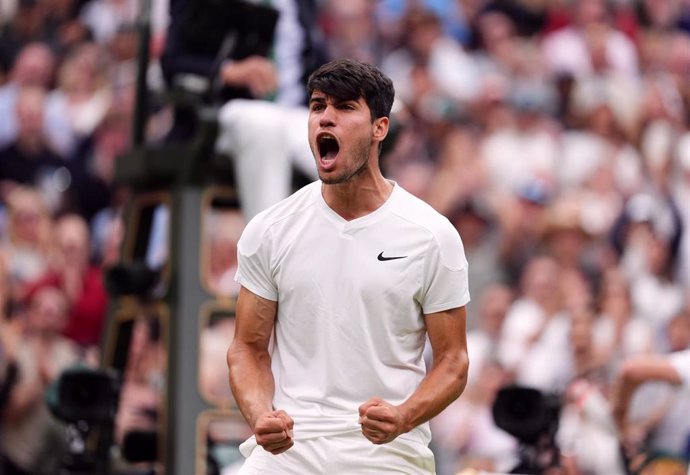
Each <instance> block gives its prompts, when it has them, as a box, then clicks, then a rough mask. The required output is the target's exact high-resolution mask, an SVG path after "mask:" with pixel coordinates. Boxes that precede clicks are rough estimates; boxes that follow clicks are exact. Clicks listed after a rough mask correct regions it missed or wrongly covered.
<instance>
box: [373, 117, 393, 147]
mask: <svg viewBox="0 0 690 475" xmlns="http://www.w3.org/2000/svg"><path fill="white" fill-rule="evenodd" d="M389 126H390V119H389V118H388V117H379V118H378V119H376V120H375V121H374V123H373V124H372V129H373V139H374V141H376V142H383V139H385V138H386V135H388V127H389Z"/></svg>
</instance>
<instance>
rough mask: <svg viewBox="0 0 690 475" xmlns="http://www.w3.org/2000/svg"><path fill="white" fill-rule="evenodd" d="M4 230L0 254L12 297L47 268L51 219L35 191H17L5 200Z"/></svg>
mask: <svg viewBox="0 0 690 475" xmlns="http://www.w3.org/2000/svg"><path fill="white" fill-rule="evenodd" d="M6 206H7V229H6V234H5V239H4V242H3V243H2V253H3V255H4V256H5V261H6V265H7V272H8V274H9V276H10V285H11V292H12V295H13V296H15V297H17V296H21V295H22V293H23V292H24V287H25V286H26V285H27V283H28V282H30V281H32V280H35V279H37V278H38V277H40V276H41V275H42V274H43V273H44V272H45V271H46V270H47V268H48V259H49V253H50V226H51V216H50V213H49V211H48V207H47V206H46V203H45V200H44V199H43V196H42V195H41V194H40V193H39V192H38V191H37V190H36V189H35V188H26V187H16V188H14V189H12V191H10V193H9V194H8V195H7V199H6Z"/></svg>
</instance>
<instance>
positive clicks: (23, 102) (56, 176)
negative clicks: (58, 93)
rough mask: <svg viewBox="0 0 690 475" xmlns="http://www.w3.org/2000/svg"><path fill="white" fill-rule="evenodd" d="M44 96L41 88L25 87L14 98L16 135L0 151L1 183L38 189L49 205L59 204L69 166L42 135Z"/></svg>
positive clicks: (68, 184)
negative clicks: (15, 98)
mask: <svg viewBox="0 0 690 475" xmlns="http://www.w3.org/2000/svg"><path fill="white" fill-rule="evenodd" d="M45 102H46V95H45V92H44V91H43V90H42V89H39V88H36V87H25V88H23V89H22V90H21V91H19V95H18V96H17V103H16V108H17V136H16V138H15V139H14V140H13V141H12V142H10V143H9V144H8V145H7V146H6V147H4V148H3V149H0V181H2V182H5V184H6V185H5V186H10V185H16V184H22V185H27V186H32V187H37V188H39V189H40V190H41V191H42V193H43V194H44V196H45V198H46V200H47V203H48V206H49V207H50V209H51V210H53V211H55V210H57V209H58V208H60V206H61V205H62V202H63V193H65V192H66V191H67V189H68V188H69V186H70V183H71V177H72V174H71V172H70V170H69V168H68V167H69V163H68V162H66V161H65V160H63V159H62V157H60V156H59V155H57V154H56V153H55V152H53V151H52V150H51V148H50V146H49V142H48V137H46V135H45V134H44V130H43V121H44V107H45Z"/></svg>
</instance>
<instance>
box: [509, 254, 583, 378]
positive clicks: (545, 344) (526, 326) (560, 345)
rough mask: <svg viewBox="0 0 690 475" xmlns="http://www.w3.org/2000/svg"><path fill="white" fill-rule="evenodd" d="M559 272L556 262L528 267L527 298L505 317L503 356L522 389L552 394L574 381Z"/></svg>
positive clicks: (523, 284) (544, 258) (539, 261)
mask: <svg viewBox="0 0 690 475" xmlns="http://www.w3.org/2000/svg"><path fill="white" fill-rule="evenodd" d="M559 272H560V268H559V267H558V265H557V264H556V262H555V261H554V259H553V258H551V257H547V256H539V257H535V258H534V259H532V260H531V261H530V262H529V263H528V264H527V266H526V268H525V271H524V273H523V275H522V278H521V291H522V292H521V295H520V296H519V297H518V299H517V300H516V301H515V302H514V303H513V304H512V305H511V307H510V309H509V311H508V313H507V315H506V317H505V323H504V324H503V328H502V331H501V340H500V343H499V346H498V352H497V355H498V359H499V362H500V363H501V365H502V366H503V367H504V368H505V369H506V370H507V371H508V372H509V374H510V375H511V378H513V380H514V381H515V382H516V383H517V384H520V385H524V386H531V387H535V388H537V389H540V390H542V391H547V392H551V391H559V390H561V391H562V390H564V389H565V387H566V385H567V383H568V382H569V380H570V377H571V374H570V366H569V359H568V331H569V327H570V321H569V318H568V316H567V315H566V314H565V313H564V312H563V309H564V306H563V298H564V297H565V296H564V295H563V293H562V289H561V287H560V282H559V279H560V275H559Z"/></svg>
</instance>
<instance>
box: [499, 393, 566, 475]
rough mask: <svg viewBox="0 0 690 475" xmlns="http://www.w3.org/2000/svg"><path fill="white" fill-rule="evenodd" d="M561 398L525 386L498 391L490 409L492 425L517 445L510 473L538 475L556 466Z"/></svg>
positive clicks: (557, 461)
mask: <svg viewBox="0 0 690 475" xmlns="http://www.w3.org/2000/svg"><path fill="white" fill-rule="evenodd" d="M561 406H562V402H561V397H560V396H559V395H556V394H544V393H542V392H541V391H539V390H538V389H535V388H530V387H525V386H516V385H511V386H506V387H504V388H502V389H500V390H499V391H498V394H497V395H496V399H495V401H494V404H493V407H492V413H493V418H494V422H495V423H496V425H497V426H498V427H499V428H501V429H503V430H504V431H506V432H508V433H509V434H510V435H512V436H513V437H515V438H516V439H517V440H518V442H519V443H520V462H519V464H518V465H517V466H516V467H515V468H513V470H512V471H511V472H510V473H519V474H535V475H540V474H542V473H544V471H545V470H546V469H547V468H549V467H555V466H558V465H559V464H560V451H559V449H558V446H557V444H556V432H557V431H558V423H559V418H560V413H561Z"/></svg>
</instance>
